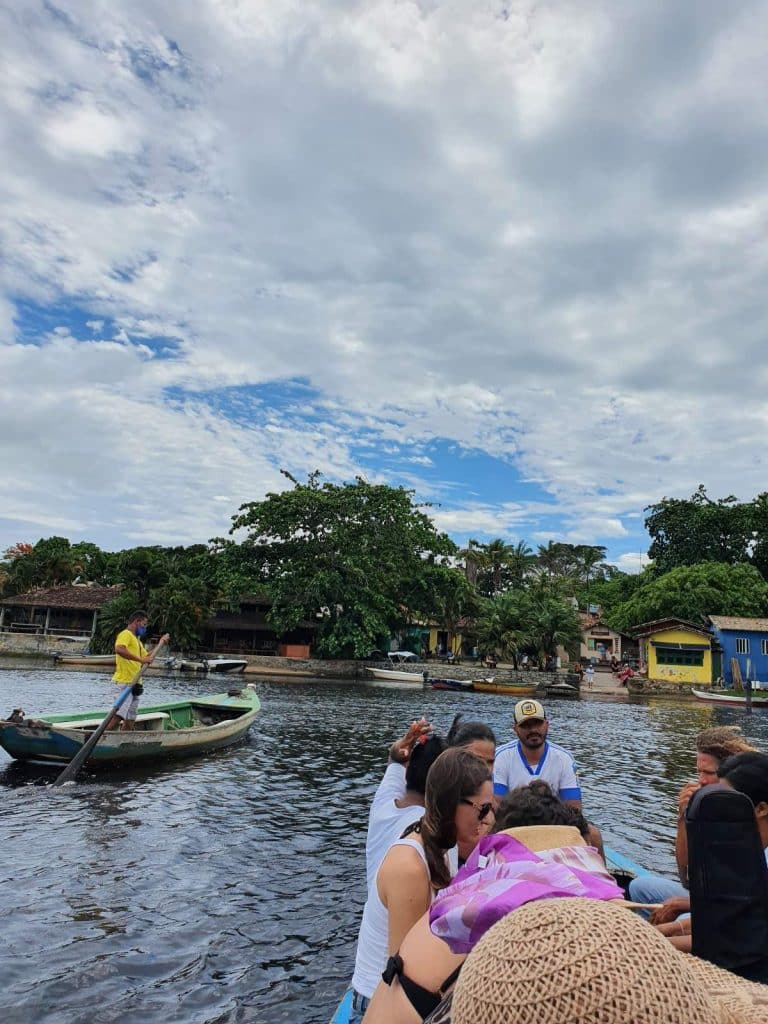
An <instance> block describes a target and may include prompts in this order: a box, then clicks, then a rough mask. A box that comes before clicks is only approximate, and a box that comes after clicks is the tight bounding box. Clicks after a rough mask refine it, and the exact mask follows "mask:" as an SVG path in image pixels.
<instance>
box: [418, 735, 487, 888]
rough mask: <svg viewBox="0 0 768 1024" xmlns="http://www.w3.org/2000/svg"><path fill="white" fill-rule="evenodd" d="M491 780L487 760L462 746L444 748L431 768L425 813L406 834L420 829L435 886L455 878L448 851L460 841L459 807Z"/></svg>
mask: <svg viewBox="0 0 768 1024" xmlns="http://www.w3.org/2000/svg"><path fill="white" fill-rule="evenodd" d="M490 780H491V774H490V772H489V771H488V768H487V767H486V765H485V762H484V761H481V760H480V758H479V757H477V755H476V754H472V753H470V751H468V750H463V749H462V748H461V747H451V748H449V749H448V750H445V751H443V753H442V754H441V755H440V756H439V757H438V758H437V760H436V761H435V763H434V764H433V765H432V767H431V768H430V769H429V774H428V775H427V788H426V792H425V794H424V817H423V818H421V819H420V820H419V821H417V822H414V823H413V824H412V825H409V826H408V828H407V829H406V830H405V831H404V832H403V836H407V835H408V834H409V833H411V832H418V833H420V835H421V840H422V842H423V844H424V853H425V855H426V858H427V866H428V868H429V879H430V882H431V883H432V888H433V889H435V890H437V889H443V888H445V886H446V885H448V884H449V882H450V881H451V875H450V872H449V870H448V865H447V864H446V862H445V852H446V850H450V849H451V847H452V846H455V845H456V820H455V819H456V809H457V808H458V806H459V804H460V803H461V801H462V800H466V799H467V798H468V797H471V796H474V795H475V793H476V792H477V791H478V789H480V787H481V786H482V784H483V783H484V782H489V781H490Z"/></svg>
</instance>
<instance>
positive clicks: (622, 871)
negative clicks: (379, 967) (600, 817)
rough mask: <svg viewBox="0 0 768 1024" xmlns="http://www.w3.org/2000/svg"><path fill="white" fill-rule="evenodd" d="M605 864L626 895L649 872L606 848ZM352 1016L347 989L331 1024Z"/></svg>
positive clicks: (349, 990) (341, 1021) (350, 996)
mask: <svg viewBox="0 0 768 1024" xmlns="http://www.w3.org/2000/svg"><path fill="white" fill-rule="evenodd" d="M603 849H604V851H605V864H606V867H607V868H608V870H609V871H610V873H611V874H612V875H613V877H614V878H615V879H616V884H617V885H619V886H621V888H622V889H623V890H624V893H625V895H626V892H627V887H628V886H629V883H630V882H631V881H632V879H633V878H638V877H639V876H640V875H647V874H648V872H647V870H646V869H645V868H644V867H641V866H640V865H639V864H636V863H635V862H634V861H633V860H630V858H629V857H625V856H624V855H623V854H621V853H617V852H616V851H615V850H611V849H609V847H607V846H605V847H604V848H603ZM351 1014H352V990H351V989H347V991H346V992H345V993H344V995H343V997H342V1000H341V1002H340V1003H339V1005H338V1006H337V1007H336V1011H335V1013H334V1015H333V1016H332V1017H331V1020H330V1024H349V1020H350V1017H351Z"/></svg>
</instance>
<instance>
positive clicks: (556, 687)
mask: <svg viewBox="0 0 768 1024" xmlns="http://www.w3.org/2000/svg"><path fill="white" fill-rule="evenodd" d="M544 695H545V696H546V697H547V698H551V697H556V698H558V699H560V700H578V699H579V696H580V694H579V688H578V687H577V686H571V684H570V683H549V684H548V685H546V686H545V687H544Z"/></svg>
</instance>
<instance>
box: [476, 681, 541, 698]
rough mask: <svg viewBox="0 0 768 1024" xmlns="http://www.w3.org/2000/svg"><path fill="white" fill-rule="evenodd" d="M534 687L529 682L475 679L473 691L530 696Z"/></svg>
mask: <svg viewBox="0 0 768 1024" xmlns="http://www.w3.org/2000/svg"><path fill="white" fill-rule="evenodd" d="M535 692H536V687H535V686H531V685H530V684H529V683H504V682H501V681H499V680H494V679H478V680H475V693H500V694H503V695H504V696H505V697H517V698H518V699H519V698H520V697H532V696H533V694H534V693H535Z"/></svg>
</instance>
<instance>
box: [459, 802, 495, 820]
mask: <svg viewBox="0 0 768 1024" xmlns="http://www.w3.org/2000/svg"><path fill="white" fill-rule="evenodd" d="M461 802H462V803H463V804H467V805H468V806H469V807H474V808H475V810H476V811H477V820H478V821H482V820H483V818H487V817H488V815H489V814H490V812H491V811H492V810H493V804H492V803H490V801H489V802H488V803H487V804H476V803H475V802H474V800H462V801H461Z"/></svg>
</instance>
